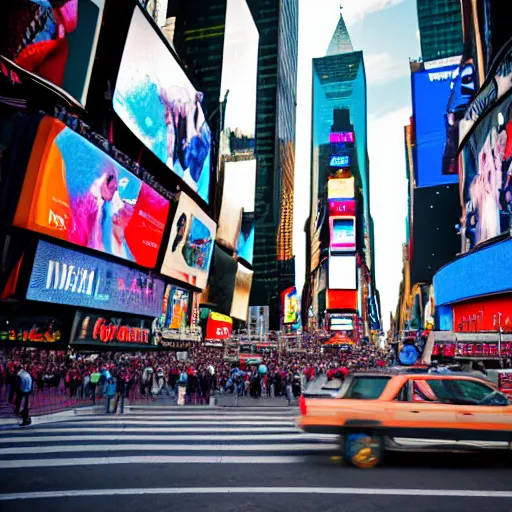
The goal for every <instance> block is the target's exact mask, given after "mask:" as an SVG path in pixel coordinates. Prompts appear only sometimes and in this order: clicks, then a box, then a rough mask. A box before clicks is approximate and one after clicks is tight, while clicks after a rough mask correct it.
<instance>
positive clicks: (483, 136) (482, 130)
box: [461, 96, 512, 248]
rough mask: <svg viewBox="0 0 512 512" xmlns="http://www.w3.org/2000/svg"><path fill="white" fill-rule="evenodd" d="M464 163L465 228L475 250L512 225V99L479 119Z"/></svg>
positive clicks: (469, 142) (466, 148) (466, 147)
mask: <svg viewBox="0 0 512 512" xmlns="http://www.w3.org/2000/svg"><path fill="white" fill-rule="evenodd" d="M461 162H462V176H463V182H462V186H463V199H464V208H463V226H464V233H465V235H466V238H467V239H468V242H469V247H470V248H472V247H474V246H475V245H476V244H479V243H480V242H484V241H485V240H489V239H490V238H493V237H495V236H497V235H500V234H501V233H506V232H508V231H509V229H510V227H511V225H512V224H511V222H510V219H511V214H512V167H511V163H512V96H509V97H508V98H507V99H505V101H503V102H502V103H501V104H499V105H498V106H497V107H495V108H494V109H493V110H492V111H491V112H489V113H488V114H487V115H486V116H485V117H483V118H481V119H480V121H479V124H478V125H477V126H476V128H475V130H474V131H473V133H472V134H471V137H470V138H469V139H468V141H467V142H466V144H465V145H464V147H463V149H462V153H461Z"/></svg>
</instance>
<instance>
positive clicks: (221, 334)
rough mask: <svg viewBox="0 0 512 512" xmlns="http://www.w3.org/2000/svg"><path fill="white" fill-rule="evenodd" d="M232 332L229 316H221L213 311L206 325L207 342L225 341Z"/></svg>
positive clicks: (231, 321)
mask: <svg viewBox="0 0 512 512" xmlns="http://www.w3.org/2000/svg"><path fill="white" fill-rule="evenodd" d="M232 332H233V320H232V319H231V318H229V316H226V315H221V314H220V313H215V312H213V311H211V312H210V314H209V315H208V320H207V323H206V337H205V339H207V340H226V339H228V338H230V337H231V334H232Z"/></svg>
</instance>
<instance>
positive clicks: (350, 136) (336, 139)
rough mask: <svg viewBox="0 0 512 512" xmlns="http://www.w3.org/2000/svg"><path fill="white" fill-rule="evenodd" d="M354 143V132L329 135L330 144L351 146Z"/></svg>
mask: <svg viewBox="0 0 512 512" xmlns="http://www.w3.org/2000/svg"><path fill="white" fill-rule="evenodd" d="M354 141H355V139H354V132H332V133H330V134H329V142H330V143H331V144H345V143H349V144H353V143H354Z"/></svg>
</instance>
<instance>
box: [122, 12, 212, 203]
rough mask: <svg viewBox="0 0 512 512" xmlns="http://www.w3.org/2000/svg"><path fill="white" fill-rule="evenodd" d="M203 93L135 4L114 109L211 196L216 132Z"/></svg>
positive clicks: (170, 163) (182, 174)
mask: <svg viewBox="0 0 512 512" xmlns="http://www.w3.org/2000/svg"><path fill="white" fill-rule="evenodd" d="M162 37H163V36H162ZM202 98H203V94H202V93H200V92H198V91H197V90H196V89H195V88H194V87H193V86H192V84H191V83H190V81H189V79H188V78H187V76H186V74H185V72H184V71H183V70H182V69H181V67H180V65H179V64H178V62H177V61H176V60H175V58H174V57H173V55H172V53H171V51H170V49H169V48H168V47H167V45H166V44H165V43H164V41H163V39H162V38H161V37H160V35H159V34H158V33H157V31H156V30H155V28H154V27H153V26H152V25H151V23H150V22H149V21H148V20H147V19H146V17H145V15H144V14H143V12H142V11H141V9H140V8H138V7H136V8H135V11H134V13H133V17H132V21H131V24H130V29H129V32H128V37H127V40H126V44H125V47H124V52H123V58H122V60H121V67H120V69H119V74H118V77H117V83H116V88H115V92H114V99H113V104H114V110H115V112H116V114H117V115H118V116H119V117H120V118H121V120H122V121H123V122H124V123H125V124H126V126H127V127H128V128H129V129H130V130H131V131H132V132H133V133H134V135H135V136H136V137H137V138H138V139H139V140H141V141H142V142H143V143H144V144H145V145H146V147H147V148H148V149H149V150H151V152H152V153H154V154H155V155H156V156H157V157H158V158H159V159H160V160H161V161H162V162H163V163H164V164H166V165H167V167H169V169H171V170H172V171H173V172H174V173H176V174H177V175H178V176H180V177H181V178H182V179H183V180H184V181H185V183H187V184H188V185H189V186H190V187H191V188H192V189H193V190H194V191H195V192H197V193H198V194H199V196H200V197H201V198H202V199H204V200H205V201H206V202H208V192H209V187H210V151H211V142H212V135H211V131H210V127H209V126H208V124H207V122H206V119H205V116H204V113H203V109H202V107H201V101H202Z"/></svg>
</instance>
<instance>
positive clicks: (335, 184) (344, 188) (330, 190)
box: [327, 177, 354, 199]
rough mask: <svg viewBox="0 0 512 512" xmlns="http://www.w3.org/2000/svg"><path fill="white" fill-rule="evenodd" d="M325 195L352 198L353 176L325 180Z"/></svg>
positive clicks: (335, 197) (334, 197)
mask: <svg viewBox="0 0 512 512" xmlns="http://www.w3.org/2000/svg"><path fill="white" fill-rule="evenodd" d="M327 197H328V198H329V199H353V198H354V178H353V177H351V178H335V179H330V180H329V181H328V182H327Z"/></svg>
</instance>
